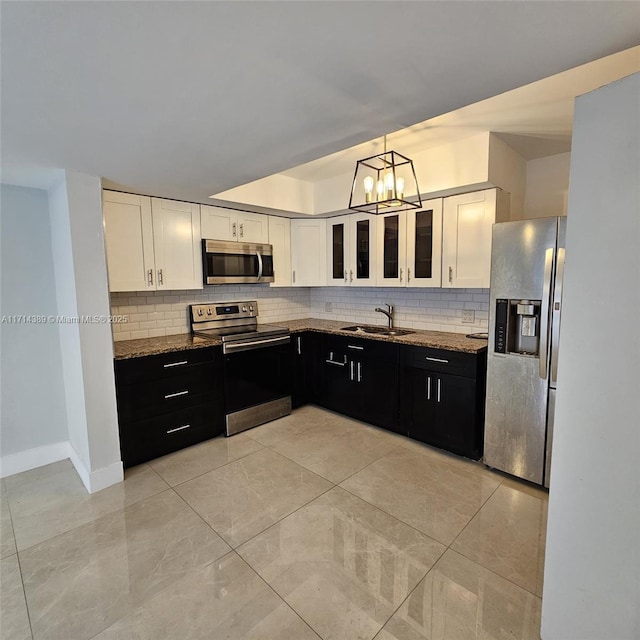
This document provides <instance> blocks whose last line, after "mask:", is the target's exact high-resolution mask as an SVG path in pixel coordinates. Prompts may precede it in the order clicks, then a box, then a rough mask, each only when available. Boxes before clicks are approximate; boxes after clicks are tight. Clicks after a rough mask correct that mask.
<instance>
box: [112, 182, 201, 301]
mask: <svg viewBox="0 0 640 640" xmlns="http://www.w3.org/2000/svg"><path fill="white" fill-rule="evenodd" d="M103 214H104V225H105V243H106V251H107V266H108V269H109V290H110V291H155V290H158V289H160V290H162V289H202V251H201V248H200V207H199V205H197V204H189V203H186V202H176V201H173V200H160V199H159V198H149V197H147V196H137V195H133V194H129V193H118V192H115V191H103Z"/></svg>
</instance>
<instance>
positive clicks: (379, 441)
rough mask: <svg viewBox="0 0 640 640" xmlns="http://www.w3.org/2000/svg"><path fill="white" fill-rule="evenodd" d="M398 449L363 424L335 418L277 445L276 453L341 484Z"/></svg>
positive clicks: (377, 432) (384, 434)
mask: <svg viewBox="0 0 640 640" xmlns="http://www.w3.org/2000/svg"><path fill="white" fill-rule="evenodd" d="M395 447H397V442H396V440H395V439H394V438H392V437H390V436H388V435H387V434H386V433H385V432H383V431H381V430H379V429H375V428H373V427H369V426H368V425H365V424H363V423H361V422H356V421H354V420H347V419H333V420H331V421H329V422H328V423H326V424H323V425H320V426H316V427H312V428H311V429H308V430H307V431H305V432H304V433H301V434H300V435H297V436H294V437H292V438H287V439H286V440H283V441H282V442H279V443H278V444H276V445H274V446H273V449H274V451H277V452H278V453H281V454H282V455H283V456H286V457H287V458H290V459H291V460H293V461H294V462H297V463H298V464H300V465H302V466H303V467H305V468H307V469H309V470H311V471H313V472H314V473H317V474H318V475H320V476H322V477H323V478H327V480H330V481H331V482H333V483H335V484H337V483H339V482H342V481H343V480H345V479H346V478H348V477H349V476H351V475H353V474H354V473H356V472H357V471H359V470H360V469H362V468H364V467H366V466H367V465H368V464H371V463H372V462H374V461H375V460H377V459H378V458H380V457H382V456H383V455H384V454H385V453H388V452H389V451H391V450H392V449H394V448H395Z"/></svg>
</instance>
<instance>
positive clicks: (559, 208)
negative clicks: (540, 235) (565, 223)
mask: <svg viewBox="0 0 640 640" xmlns="http://www.w3.org/2000/svg"><path fill="white" fill-rule="evenodd" d="M570 162H571V153H559V154H557V155H555V156H548V157H546V158H536V159H535V160H529V162H527V187H526V192H525V199H524V217H525V218H542V217H546V216H566V215H567V194H568V191H569V165H570Z"/></svg>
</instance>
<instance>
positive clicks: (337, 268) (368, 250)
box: [327, 213, 376, 286]
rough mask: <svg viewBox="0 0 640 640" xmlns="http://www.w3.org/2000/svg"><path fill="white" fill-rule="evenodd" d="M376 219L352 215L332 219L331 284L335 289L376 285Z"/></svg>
mask: <svg viewBox="0 0 640 640" xmlns="http://www.w3.org/2000/svg"><path fill="white" fill-rule="evenodd" d="M375 223H376V221H375V216H372V215H368V214H359V213H356V214H352V215H347V216H339V217H336V218H329V220H328V221H327V236H328V237H327V245H328V248H329V252H328V254H329V256H328V257H329V260H328V262H329V264H328V279H327V280H328V283H329V284H330V285H332V286H372V285H374V284H375V241H374V240H375Z"/></svg>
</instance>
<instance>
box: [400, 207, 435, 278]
mask: <svg viewBox="0 0 640 640" xmlns="http://www.w3.org/2000/svg"><path fill="white" fill-rule="evenodd" d="M406 215H407V254H406V255H407V278H406V285H407V287H439V286H441V284H442V198H436V199H435V200H427V201H426V202H423V203H422V208H421V209H412V210H410V211H407V214H406Z"/></svg>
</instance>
